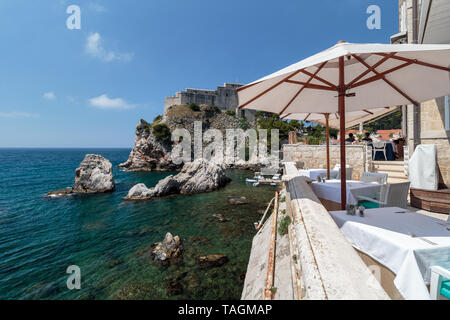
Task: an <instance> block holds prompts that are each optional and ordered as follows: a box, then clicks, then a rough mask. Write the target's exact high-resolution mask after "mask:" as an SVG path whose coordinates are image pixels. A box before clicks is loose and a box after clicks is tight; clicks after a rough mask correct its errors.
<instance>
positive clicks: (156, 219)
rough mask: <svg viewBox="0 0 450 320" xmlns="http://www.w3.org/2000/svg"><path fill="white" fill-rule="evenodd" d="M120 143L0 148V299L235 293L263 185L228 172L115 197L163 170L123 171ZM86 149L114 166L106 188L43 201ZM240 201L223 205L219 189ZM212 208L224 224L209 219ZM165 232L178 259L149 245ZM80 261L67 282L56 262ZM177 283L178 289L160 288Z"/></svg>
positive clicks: (151, 181)
mask: <svg viewBox="0 0 450 320" xmlns="http://www.w3.org/2000/svg"><path fill="white" fill-rule="evenodd" d="M129 152H130V150H129V149H0V164H1V167H0V299H239V298H240V295H241V291H242V286H243V276H242V274H243V273H245V271H246V267H247V263H248V257H249V254H250V247H251V241H252V237H253V235H254V234H255V231H254V227H253V222H255V221H257V220H258V219H259V218H260V215H259V214H258V212H257V211H258V210H261V209H264V208H265V206H266V205H267V202H268V201H269V200H270V199H271V197H273V194H274V189H273V188H272V187H258V188H253V187H249V186H246V185H245V181H244V180H245V178H246V177H249V176H252V175H253V174H252V173H251V172H246V171H230V172H228V175H229V176H230V177H231V178H232V179H233V181H232V182H231V183H230V184H229V185H228V186H227V187H226V188H224V189H222V190H220V191H216V192H212V193H205V194H199V195H192V196H182V195H176V196H171V197H168V198H162V199H152V200H149V201H145V202H125V201H123V197H124V196H125V195H126V193H127V191H128V190H129V189H130V188H131V187H132V186H133V185H134V184H136V183H139V182H143V183H145V184H146V185H147V186H148V187H151V186H154V185H155V184H156V183H157V182H158V181H159V180H160V179H162V178H164V177H165V176H166V175H168V174H170V173H157V172H146V173H137V172H123V171H121V170H119V169H118V168H117V164H119V163H121V162H123V161H125V160H126V159H127V157H128V154H129ZM87 153H97V154H101V155H103V156H104V157H106V158H107V159H109V160H110V161H111V162H112V164H113V167H114V178H115V182H116V190H115V191H114V192H113V193H109V194H98V195H81V196H71V197H64V198H58V199H48V198H46V197H45V193H46V192H48V191H53V190H59V189H64V188H66V187H69V186H71V185H72V184H73V180H74V172H75V168H76V167H77V166H78V164H79V163H80V162H81V161H82V159H83V157H84V155H85V154H87ZM236 195H244V196H246V197H247V198H248V199H249V201H250V203H249V204H248V205H242V206H231V205H229V204H228V203H227V197H228V196H236ZM214 213H221V214H223V215H224V216H225V217H226V218H229V219H230V221H229V222H225V223H219V222H218V221H217V220H216V219H215V218H213V217H212V215H213V214H214ZM166 232H171V233H172V234H173V235H179V236H180V238H181V239H182V241H183V244H184V248H185V252H184V258H183V260H182V261H181V262H180V263H177V264H171V265H170V266H168V267H166V266H161V265H159V264H158V263H156V262H154V261H153V260H152V259H151V257H150V248H149V246H150V245H151V244H152V243H154V242H157V241H161V240H162V239H163V238H164V235H165V233H166ZM205 254H226V255H227V256H228V258H229V262H228V263H226V264H225V265H223V266H221V267H215V268H210V269H200V268H199V267H198V266H197V264H196V257H197V256H199V255H205ZM69 265H77V266H79V267H80V269H81V289H80V290H68V289H67V286H66V280H67V277H68V276H69V275H68V274H66V268H67V267H68V266H69ZM171 282H172V283H174V282H175V283H177V288H178V289H179V288H180V287H181V288H182V291H181V292H180V291H178V292H176V293H177V294H176V295H174V292H171V291H170V290H168V284H169V283H171Z"/></svg>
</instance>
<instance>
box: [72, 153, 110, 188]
mask: <svg viewBox="0 0 450 320" xmlns="http://www.w3.org/2000/svg"><path fill="white" fill-rule="evenodd" d="M113 190H114V178H113V174H112V164H111V162H109V160H108V159H106V158H104V157H102V156H100V155H97V154H87V155H86V156H85V157H84V159H83V161H82V162H81V163H80V165H79V167H78V168H77V169H76V170H75V184H74V185H73V187H72V192H74V193H95V192H109V191H113Z"/></svg>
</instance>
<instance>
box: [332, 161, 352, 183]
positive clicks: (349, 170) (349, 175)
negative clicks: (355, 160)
mask: <svg viewBox="0 0 450 320" xmlns="http://www.w3.org/2000/svg"><path fill="white" fill-rule="evenodd" d="M334 170H337V172H338V173H337V176H336V179H340V178H341V165H340V164H337V165H335V166H334ZM352 175H353V168H350V166H349V165H346V166H345V178H346V179H347V180H352Z"/></svg>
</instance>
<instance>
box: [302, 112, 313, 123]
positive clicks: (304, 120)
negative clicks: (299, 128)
mask: <svg viewBox="0 0 450 320" xmlns="http://www.w3.org/2000/svg"><path fill="white" fill-rule="evenodd" d="M310 115H311V113H308V115H307V116H306V118H305V119H304V120H303V121H306V120H307V119H308V118H309V116H310Z"/></svg>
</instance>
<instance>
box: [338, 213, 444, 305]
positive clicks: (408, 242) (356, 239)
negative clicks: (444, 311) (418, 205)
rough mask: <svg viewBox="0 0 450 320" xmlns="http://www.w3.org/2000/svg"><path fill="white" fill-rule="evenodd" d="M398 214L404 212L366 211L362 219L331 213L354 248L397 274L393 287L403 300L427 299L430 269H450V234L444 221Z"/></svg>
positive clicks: (416, 214)
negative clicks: (433, 267) (427, 240)
mask: <svg viewBox="0 0 450 320" xmlns="http://www.w3.org/2000/svg"><path fill="white" fill-rule="evenodd" d="M401 211H403V212H404V211H405V209H401V208H380V209H368V210H366V213H365V217H359V216H357V215H356V216H349V215H347V214H346V212H345V211H332V212H330V214H331V216H332V217H333V219H334V221H335V222H336V224H337V225H338V226H339V228H341V231H342V232H343V233H344V235H345V236H346V238H347V239H348V241H349V242H350V243H351V244H352V245H353V246H354V247H355V248H356V249H358V250H360V251H362V252H364V253H366V254H367V255H369V256H371V257H372V258H373V259H375V260H376V261H378V262H379V263H381V264H382V265H384V266H386V267H387V268H389V269H390V270H391V271H392V272H393V273H395V274H396V278H395V279H394V284H395V286H396V287H397V289H398V290H399V291H400V293H401V294H402V295H403V297H404V298H405V299H430V295H429V293H428V289H427V287H426V284H429V283H430V275H431V271H430V267H431V266H434V265H439V266H441V267H443V268H445V269H450V231H448V230H447V226H445V224H446V222H445V221H443V220H439V219H435V218H431V217H428V216H425V215H422V214H418V213H412V212H407V213H397V212H401ZM443 224H444V225H443ZM448 227H450V225H449V226H448ZM410 234H415V235H417V236H419V237H420V236H421V237H424V238H426V239H429V240H431V241H432V242H434V243H436V244H437V245H432V244H429V243H427V242H425V241H424V240H421V239H419V238H413V237H411V236H410Z"/></svg>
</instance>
